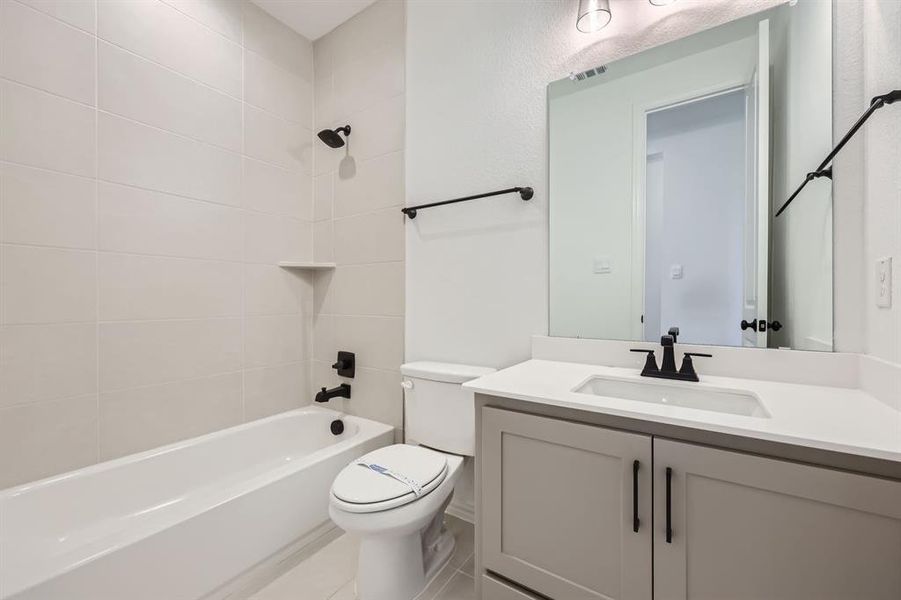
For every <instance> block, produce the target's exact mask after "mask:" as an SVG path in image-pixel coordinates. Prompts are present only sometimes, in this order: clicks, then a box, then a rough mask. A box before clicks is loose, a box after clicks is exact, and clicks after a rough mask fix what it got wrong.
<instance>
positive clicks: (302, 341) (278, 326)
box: [244, 315, 312, 368]
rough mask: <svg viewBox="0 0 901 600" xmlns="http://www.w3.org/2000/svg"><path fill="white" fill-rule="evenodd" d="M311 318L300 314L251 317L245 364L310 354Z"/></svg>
mask: <svg viewBox="0 0 901 600" xmlns="http://www.w3.org/2000/svg"><path fill="white" fill-rule="evenodd" d="M309 321H310V319H309V318H308V317H305V316H301V315H284V316H274V317H248V318H247V320H246V326H245V333H244V335H245V338H246V339H245V346H244V354H245V356H244V366H245V367H247V368H254V367H266V366H273V365H280V364H284V363H289V362H300V361H303V360H306V359H307V358H309V356H308V354H309V349H308V348H307V347H306V346H307V341H306V340H307V339H308V337H309V336H308V335H307V334H308V333H309V330H310V328H311V327H312V325H311V323H310V322H309Z"/></svg>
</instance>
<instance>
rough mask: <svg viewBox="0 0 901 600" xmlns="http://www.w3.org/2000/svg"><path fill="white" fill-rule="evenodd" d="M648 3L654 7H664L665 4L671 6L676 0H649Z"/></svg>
mask: <svg viewBox="0 0 901 600" xmlns="http://www.w3.org/2000/svg"><path fill="white" fill-rule="evenodd" d="M649 1H650V3H651V4H653V5H654V6H666V5H667V4H672V3H673V2H675V1H676V0H649Z"/></svg>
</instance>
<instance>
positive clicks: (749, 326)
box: [548, 0, 833, 350]
mask: <svg viewBox="0 0 901 600" xmlns="http://www.w3.org/2000/svg"><path fill="white" fill-rule="evenodd" d="M831 4H832V3H831V2H821V1H817V0H809V1H805V0H801V1H800V2H798V3H797V4H795V5H788V4H786V5H782V6H780V7H778V8H776V9H772V10H768V11H765V12H761V13H758V14H755V15H752V16H750V17H745V18H743V19H740V20H737V21H734V22H731V23H728V24H725V25H721V26H719V27H716V28H713V29H709V30H706V31H703V32H701V33H698V34H695V35H692V36H690V37H686V38H683V39H680V40H677V41H674V42H671V43H668V44H665V45H662V46H658V47H655V48H651V49H649V50H646V51H644V52H641V53H639V54H635V55H633V56H630V57H627V58H624V59H622V60H618V61H615V62H611V63H609V64H606V65H603V66H599V67H598V68H596V69H591V70H589V71H586V72H584V73H580V74H577V75H574V76H571V77H569V78H565V79H561V80H560V81H555V82H553V83H551V84H550V85H549V86H548V120H549V128H548V131H549V140H548V153H549V156H548V162H549V170H550V172H549V179H550V183H549V186H550V190H549V197H550V299H549V305H550V334H551V335H554V336H564V337H583V338H601V339H621V340H642V341H658V340H659V339H660V336H661V335H663V334H666V333H667V331H668V330H669V329H670V328H671V327H678V328H679V330H680V336H679V341H680V342H685V343H696V344H715V345H729V346H749V347H772V348H774V347H790V348H795V349H804V350H832V330H833V329H832V195H831V194H832V185H831V181H830V180H829V179H828V178H825V177H824V178H821V179H817V180H815V181H814V182H812V183H811V184H810V185H809V186H808V187H807V189H806V190H805V192H804V193H805V197H804V198H803V201H798V202H796V203H795V204H797V206H795V205H794V204H793V205H792V207H791V210H788V211H786V212H785V213H784V214H783V215H781V216H779V217H778V218H774V214H775V212H776V210H778V208H779V207H780V206H781V205H782V203H783V202H784V201H785V199H786V198H788V196H789V195H790V193H791V192H792V191H793V189H794V187H796V186H797V185H798V184H799V183H800V182H801V180H802V179H803V178H804V176H805V175H806V173H807V172H808V171H811V170H813V169H814V168H815V167H816V164H817V162H819V160H820V159H821V158H822V156H824V155H825V154H826V153H827V152H828V151H829V150H830V149H831V147H832V7H831Z"/></svg>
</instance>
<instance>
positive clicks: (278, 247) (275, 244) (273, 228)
mask: <svg viewBox="0 0 901 600" xmlns="http://www.w3.org/2000/svg"><path fill="white" fill-rule="evenodd" d="M244 224H245V234H244V260H245V261H246V262H250V263H266V264H276V263H278V262H280V261H283V260H310V258H311V255H312V244H311V232H310V223H309V222H307V221H299V220H297V219H291V218H288V217H277V216H274V215H266V214H261V213H252V212H247V213H245V215H244Z"/></svg>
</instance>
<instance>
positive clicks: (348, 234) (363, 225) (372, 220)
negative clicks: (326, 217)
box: [317, 208, 407, 265]
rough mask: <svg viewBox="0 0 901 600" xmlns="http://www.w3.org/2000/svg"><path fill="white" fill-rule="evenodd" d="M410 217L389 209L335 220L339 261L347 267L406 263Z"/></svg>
mask: <svg viewBox="0 0 901 600" xmlns="http://www.w3.org/2000/svg"><path fill="white" fill-rule="evenodd" d="M406 218H407V217H406V216H404V214H403V213H401V212H400V210H399V209H397V208H389V209H386V210H382V211H379V212H376V213H369V214H363V215H355V216H352V217H346V218H343V219H335V221H334V224H335V234H334V235H335V241H334V247H335V262H337V263H338V264H339V265H346V264H361V263H373V262H390V261H402V260H403V259H404V226H405V223H404V220H405V219H406ZM317 224H318V223H317Z"/></svg>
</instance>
